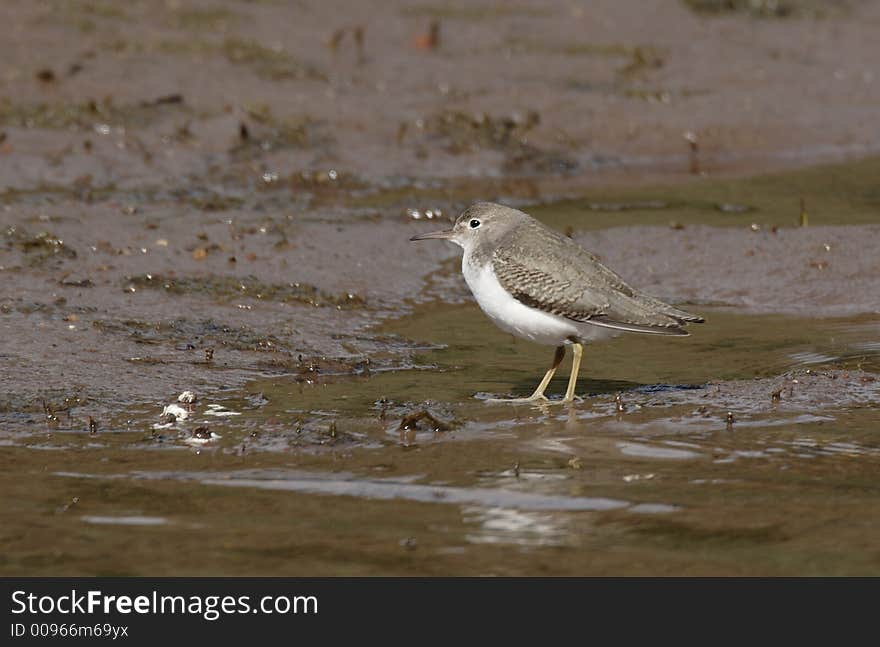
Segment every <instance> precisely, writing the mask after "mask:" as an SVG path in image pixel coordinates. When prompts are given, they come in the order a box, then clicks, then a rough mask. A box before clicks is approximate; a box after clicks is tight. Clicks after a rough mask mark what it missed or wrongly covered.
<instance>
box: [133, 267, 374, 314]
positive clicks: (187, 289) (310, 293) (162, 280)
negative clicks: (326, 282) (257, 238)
mask: <svg viewBox="0 0 880 647" xmlns="http://www.w3.org/2000/svg"><path fill="white" fill-rule="evenodd" d="M126 288H127V289H128V291H130V292H135V291H137V289H139V288H150V289H154V290H164V291H165V292H167V293H168V294H190V293H195V294H207V295H209V296H213V297H215V298H217V299H222V300H231V299H238V298H241V297H248V298H252V299H261V300H267V301H277V302H279V303H303V304H306V305H311V306H335V307H337V308H362V307H364V306H365V305H366V304H365V302H364V299H363V298H362V297H360V296H359V295H357V294H353V293H351V292H346V293H342V294H331V293H329V292H325V291H323V290H320V289H319V288H317V287H315V286H314V285H309V284H308V283H287V284H279V283H263V282H262V281H260V280H259V279H257V278H256V277H254V276H245V277H241V278H239V277H234V276H207V277H180V278H177V277H175V278H171V277H165V276H162V275H160V274H142V275H139V276H129V277H127V278H126Z"/></svg>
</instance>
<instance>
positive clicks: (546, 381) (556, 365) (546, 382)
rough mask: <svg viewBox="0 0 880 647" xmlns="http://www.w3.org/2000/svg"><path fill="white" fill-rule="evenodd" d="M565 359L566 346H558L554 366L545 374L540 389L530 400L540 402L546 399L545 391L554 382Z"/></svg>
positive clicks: (554, 356) (536, 390)
mask: <svg viewBox="0 0 880 647" xmlns="http://www.w3.org/2000/svg"><path fill="white" fill-rule="evenodd" d="M563 357H565V346H557V347H556V353H555V354H554V355H553V365H552V366H551V367H550V368H548V369H547V372H546V373H545V374H544V379H542V380H541V383H540V384H539V385H538V388H537V389H535V392H534V393H532V395H531V396H530V397H529V399H530V400H540V399H541V398H543V397H544V391H546V390H547V387H548V386H549V385H550V380H552V379H553V376H554V375H555V374H556V369H557V368H559V365H560V364H562V358H563Z"/></svg>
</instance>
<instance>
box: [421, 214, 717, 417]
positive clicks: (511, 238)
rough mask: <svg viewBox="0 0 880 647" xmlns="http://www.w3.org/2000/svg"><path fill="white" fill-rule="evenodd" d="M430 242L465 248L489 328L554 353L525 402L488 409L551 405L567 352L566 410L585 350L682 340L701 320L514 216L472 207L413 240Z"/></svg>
mask: <svg viewBox="0 0 880 647" xmlns="http://www.w3.org/2000/svg"><path fill="white" fill-rule="evenodd" d="M432 239H436V240H446V241H450V242H452V243H455V244H456V245H458V246H460V247H461V248H462V250H463V254H462V261H461V270H462V274H463V275H464V280H465V282H466V283H467V285H468V287H469V288H470V290H471V292H472V293H473V295H474V298H475V299H476V301H477V304H478V305H479V306H480V308H481V309H482V310H483V312H484V313H485V314H486V315H487V316H488V317H489V319H490V320H492V322H493V323H495V324H496V325H497V326H498V327H499V328H501V329H502V330H504V331H506V332H509V333H512V334H513V335H515V336H517V337H520V338H522V339H526V340H528V341H531V342H534V343H537V344H543V345H548V346H555V347H556V350H555V352H554V355H553V362H552V364H551V365H550V368H549V369H547V372H546V373H545V374H544V377H543V379H542V380H541V381H540V383H539V384H538V386H537V388H536V389H535V391H534V392H533V393H532V394H531V395H530V396H528V397H525V398H506V399H503V400H499V399H492V400H489V401H491V402H514V403H515V402H538V401H544V402H547V401H549V398H547V396H546V395H545V391H546V390H547V387H548V386H549V384H550V380H551V379H553V376H554V374H555V373H556V369H557V368H559V365H560V364H561V363H562V360H563V358H564V357H565V349H566V346H571V347H572V367H571V375H570V377H569V380H568V387H567V388H566V391H565V397H564V398H563V400H562V402H567V403H571V402H573V401H574V399H575V388H576V385H577V379H578V373H579V372H580V365H581V358H582V357H583V350H584V348H583V347H584V345H585V344H588V343H590V342H595V341H600V340H604V339H608V338H611V337H615V336H617V335H619V334H620V333H624V332H628V333H643V334H652V335H672V336H686V335H688V334H689V333H688V331H687V330H686V329H685V326H687V325H688V324H691V323H703V322H704V321H705V319H703V317H701V316H699V315H695V314H691V313H689V312H686V311H684V310H681V309H679V308H676V307H675V306H672V305H670V304H668V303H665V302H663V301H661V300H659V299H656V298H654V297H651V296H648V295H647V294H645V293H643V292H640V291H639V290H636V289H635V288H633V287H630V286H629V285H628V284H627V283H626V282H625V281H624V280H623V279H622V278H621V277H620V276H619V275H618V274H617V273H616V272H614V271H613V270H611V269H609V268H608V267H606V266H605V265H603V264H602V263H601V262H600V261H599V259H598V258H596V256H595V255H594V254H592V253H590V252H588V251H587V250H586V249H584V248H583V247H581V246H580V245H578V244H577V243H576V242H575V241H573V240H572V239H571V238H568V237H566V236H563V235H561V234H560V233H558V232H556V231H554V230H553V229H550V228H549V227H547V226H545V225H544V224H542V223H541V222H539V221H538V220H536V219H535V218H532V217H531V216H529V215H528V214H526V213H524V212H522V211H519V210H518V209H513V208H511V207H507V206H504V205H501V204H496V203H493V202H477V203H474V204H472V205H471V206H469V207H468V208H466V209H465V210H464V211H463V212H462V213H461V214H460V215H459V216H458V218H457V219H456V220H455V224H454V225H453V227H452V228H451V229H447V230H443V231H432V232H429V233H423V234H417V235H415V236H413V237H412V238H410V240H411V241H421V240H432Z"/></svg>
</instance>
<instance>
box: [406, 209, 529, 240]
mask: <svg viewBox="0 0 880 647" xmlns="http://www.w3.org/2000/svg"><path fill="white" fill-rule="evenodd" d="M527 218H528V216H527V215H526V214H524V213H523V212H522V211H517V210H516V209H511V208H510V207H505V206H504V205H500V204H495V203H494V202H476V203H474V204H472V205H471V206H469V207H468V208H467V209H465V210H464V211H462V212H461V215H460V216H459V217H458V218H456V220H455V224H454V225H453V226H452V229H444V230H443V231H432V232H429V233H427V234H418V235H416V236H413V237H412V238H410V240H431V239H438V240H448V241H451V242H453V243H455V244H456V245H458V246H460V247H462V248H463V249H464V250H465V251H468V250H469V249H471V248H473V247H479V246H483V245H490V246H494V244H495V243H496V242H497V241H499V240H500V239H501V238H503V237H504V235H505V234H507V232H509V231H510V230H511V229H513V228H515V227H516V226H517V225H518V224H519V223H520V222H522V221H523V220H525V219H527Z"/></svg>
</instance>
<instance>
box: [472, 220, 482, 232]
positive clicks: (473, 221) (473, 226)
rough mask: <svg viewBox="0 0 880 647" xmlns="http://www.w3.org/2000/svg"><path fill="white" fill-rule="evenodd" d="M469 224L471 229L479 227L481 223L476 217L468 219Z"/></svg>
mask: <svg viewBox="0 0 880 647" xmlns="http://www.w3.org/2000/svg"><path fill="white" fill-rule="evenodd" d="M469 224H470V226H471V229H476V228H477V227H479V226H480V225H481V224H482V223H481V222H480V221H479V220H477V219H476V218H474V219H473V220H471V221H470V223H469Z"/></svg>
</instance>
